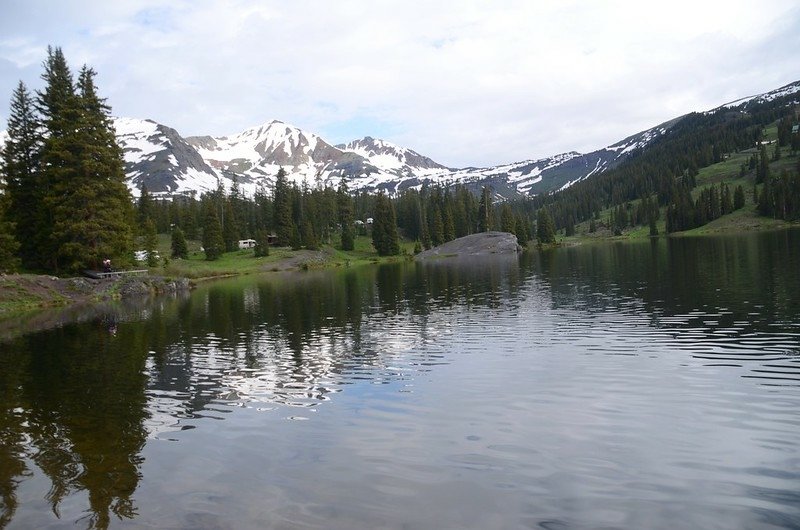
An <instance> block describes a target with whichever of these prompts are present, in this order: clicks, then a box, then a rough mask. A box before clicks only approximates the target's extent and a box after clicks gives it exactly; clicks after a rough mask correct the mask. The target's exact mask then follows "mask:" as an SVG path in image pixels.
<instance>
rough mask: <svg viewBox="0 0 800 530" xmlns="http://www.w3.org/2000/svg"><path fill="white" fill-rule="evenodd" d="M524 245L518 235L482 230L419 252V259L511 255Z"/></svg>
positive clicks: (417, 257)
mask: <svg viewBox="0 0 800 530" xmlns="http://www.w3.org/2000/svg"><path fill="white" fill-rule="evenodd" d="M521 250H522V247H520V246H519V243H518V242H517V236H515V235H514V234H509V233H508V232H481V233H479V234H472V235H468V236H464V237H460V238H458V239H454V240H453V241H448V242H447V243H445V244H444V245H439V246H438V247H436V248H432V249H430V250H426V251H424V252H420V253H419V254H417V256H416V259H418V260H429V259H436V258H467V257H476V256H492V255H510V254H516V253H517V252H520V251H521Z"/></svg>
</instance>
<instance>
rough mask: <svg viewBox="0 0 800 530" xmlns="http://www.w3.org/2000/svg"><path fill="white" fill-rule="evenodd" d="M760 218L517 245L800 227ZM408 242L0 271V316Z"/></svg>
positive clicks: (334, 261) (347, 259)
mask: <svg viewBox="0 0 800 530" xmlns="http://www.w3.org/2000/svg"><path fill="white" fill-rule="evenodd" d="M764 221H765V222H763V223H758V224H756V225H749V226H747V227H746V228H745V227H742V226H733V225H731V224H727V225H724V226H709V225H712V223H709V225H706V226H703V227H699V228H696V229H694V230H690V231H686V232H677V233H673V234H664V233H661V234H659V235H657V236H649V235H648V234H642V233H641V232H643V230H632V231H631V232H629V233H627V234H623V235H621V236H614V235H611V234H610V232H609V234H608V235H604V234H600V235H594V236H588V235H586V234H579V235H577V236H571V237H569V238H561V239H560V240H559V241H558V242H556V243H554V244H550V245H544V246H540V245H537V244H536V242H535V240H534V241H530V242H528V243H527V244H526V245H523V246H522V249H523V251H534V250H537V251H541V250H548V249H556V248H560V247H572V246H580V245H584V244H607V243H619V242H637V241H647V240H653V239H655V240H658V239H661V238H671V237H676V238H684V237H709V236H711V237H714V236H720V235H738V234H744V233H757V232H769V231H774V230H787V229H792V228H800V222H797V221H795V222H787V221H776V220H773V219H765V220H764ZM411 248H413V243H408V242H406V243H405V244H404V245H403V248H402V249H401V254H399V255H396V256H378V255H377V254H375V253H374V252H365V251H363V250H361V251H358V250H357V251H350V252H344V251H341V250H338V249H336V248H334V247H332V246H327V245H326V246H324V247H323V248H322V249H320V250H314V251H310V250H299V251H291V250H288V249H285V248H276V249H275V251H274V253H273V254H272V255H271V256H269V257H267V258H266V259H265V258H253V257H252V254H251V253H249V252H244V251H239V252H233V253H228V254H227V255H226V260H223V261H222V262H216V261H214V262H209V261H205V260H200V259H198V258H197V257H196V256H195V257H193V258H190V259H188V260H174V261H171V262H169V264H167V265H166V266H164V267H156V268H151V269H149V271H148V274H147V275H146V276H134V277H129V278H114V279H101V280H96V279H91V278H84V277H70V278H59V277H56V276H51V275H41V274H25V273H21V274H2V275H0V320H4V319H8V318H11V317H15V316H20V315H24V314H26V313H31V312H36V311H38V310H43V309H54V308H55V309H58V308H66V307H73V306H91V305H95V304H101V303H106V302H112V301H120V300H135V299H141V298H144V297H148V296H156V295H161V294H168V293H181V292H188V291H190V290H191V289H193V288H194V287H195V286H196V285H197V284H200V283H206V282H209V281H213V280H219V279H225V278H235V277H240V276H249V275H256V274H270V273H275V272H291V271H295V272H299V271H309V270H326V269H336V268H339V267H353V266H361V265H376V264H381V263H397V262H401V261H414V260H415V256H414V254H413V253H411V252H410V249H411Z"/></svg>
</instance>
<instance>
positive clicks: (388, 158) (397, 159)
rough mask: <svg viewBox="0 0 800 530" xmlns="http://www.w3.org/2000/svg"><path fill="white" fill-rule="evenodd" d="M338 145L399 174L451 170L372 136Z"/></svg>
mask: <svg viewBox="0 0 800 530" xmlns="http://www.w3.org/2000/svg"><path fill="white" fill-rule="evenodd" d="M336 147H337V148H339V149H342V150H343V151H347V152H351V153H355V154H357V155H360V156H362V157H364V158H366V159H368V160H369V161H370V163H371V164H372V165H374V166H375V167H377V168H378V169H380V170H382V171H384V172H387V173H393V174H395V175H397V176H408V175H412V174H413V175H414V176H416V177H424V176H432V175H436V174H439V173H442V172H444V171H448V170H449V168H447V167H446V166H443V165H442V164H439V163H437V162H434V161H433V160H431V159H430V158H428V157H427V156H423V155H421V154H419V153H417V152H416V151H413V150H411V149H408V148H405V147H400V146H398V145H395V144H393V143H391V142H387V141H386V140H381V139H378V138H372V137H371V136H365V137H364V138H362V139H360V140H353V141H352V142H350V143H348V144H345V145H337V146H336Z"/></svg>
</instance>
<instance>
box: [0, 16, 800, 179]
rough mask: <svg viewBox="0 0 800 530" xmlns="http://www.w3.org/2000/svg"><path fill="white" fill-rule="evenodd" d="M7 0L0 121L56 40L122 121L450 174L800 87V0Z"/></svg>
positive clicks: (600, 140) (35, 80) (0, 43)
mask: <svg viewBox="0 0 800 530" xmlns="http://www.w3.org/2000/svg"><path fill="white" fill-rule="evenodd" d="M655 4H656V2H649V1H642V0H635V1H594V2H583V1H569V0H556V1H533V0H530V1H497V0H495V1H491V2H489V1H487V2H467V1H460V2H433V1H430V0H429V1H411V0H403V1H396V2H395V1H346V0H345V1H343V0H336V1H322V0H320V1H304V0H293V1H291V2H287V1H285V0H282V1H267V0H263V1H256V0H232V1H203V0H188V1H180V0H170V1H152V0H151V1H148V0H143V1H138V2H128V1H121V0H114V1H111V0H80V1H77V0H76V1H70V0H60V1H43V0H0V129H2V128H5V120H6V118H7V116H8V102H9V99H10V96H11V92H12V91H13V89H14V88H15V86H16V84H17V82H18V81H19V80H20V79H21V80H23V81H24V82H25V83H26V84H27V85H28V87H29V88H32V89H39V88H41V87H42V82H41V80H40V77H39V76H40V74H41V72H42V67H41V64H42V61H43V60H44V58H45V55H46V48H47V45H48V44H52V45H56V46H61V47H62V49H63V50H64V53H65V55H66V57H67V60H68V61H69V63H70V65H71V66H72V67H73V70H76V71H77V69H78V68H79V67H80V65H81V64H83V63H88V64H89V65H90V66H93V67H94V68H95V69H96V70H97V72H98V78H97V83H98V86H99V90H100V93H101V95H103V96H105V97H106V98H108V102H109V104H110V105H111V106H112V108H113V112H114V114H115V115H118V116H132V117H137V118H151V119H153V120H155V121H157V122H159V123H163V124H165V125H168V126H171V127H174V128H175V129H177V130H178V132H180V133H181V134H182V135H184V136H189V135H199V134H211V135H215V136H220V135H225V134H230V133H235V132H239V131H241V130H243V129H245V128H247V127H250V126H253V125H258V124H260V123H263V122H266V121H269V120H272V119H279V120H282V121H285V122H287V123H291V124H293V125H296V126H298V127H301V128H303V129H306V130H308V131H310V132H314V133H317V134H319V135H321V136H322V137H323V138H324V139H326V140H327V141H329V142H331V143H340V142H346V141H348V140H351V139H355V138H360V137H363V136H367V135H370V136H374V137H380V138H384V139H386V140H389V141H391V142H394V143H397V144H400V145H403V146H405V147H410V148H412V149H415V150H416V151H419V152H420V153H422V154H424V155H427V156H430V157H431V158H433V159H434V160H436V161H438V162H440V163H443V164H445V165H448V166H452V167H463V166H486V165H494V164H500V163H506V162H514V161H520V160H525V159H532V158H538V157H544V156H548V155H552V154H556V153H561V152H564V151H571V150H577V151H582V152H587V151H592V150H594V149H597V148H600V147H603V146H605V145H608V144H611V143H613V142H615V141H617V140H620V139H622V138H624V137H626V136H628V135H630V134H633V133H636V132H638V131H640V130H643V129H647V128H649V127H652V126H654V125H657V124H659V123H661V122H664V121H666V120H668V119H670V118H673V117H675V116H678V115H681V114H684V113H686V112H690V111H693V110H705V109H708V108H712V107H715V106H717V105H719V104H722V103H725V102H727V101H731V100H734V99H738V98H740V97H744V96H748V95H751V94H756V93H761V92H764V91H768V90H771V89H773V88H777V87H779V86H782V85H785V84H787V83H789V82H792V81H796V80H800V52H798V50H800V2H798V1H797V0H759V1H758V2H756V1H753V0H744V1H743V0H725V1H719V2H710V1H706V0H672V1H670V2H659V3H658V5H657V6H656V5H655Z"/></svg>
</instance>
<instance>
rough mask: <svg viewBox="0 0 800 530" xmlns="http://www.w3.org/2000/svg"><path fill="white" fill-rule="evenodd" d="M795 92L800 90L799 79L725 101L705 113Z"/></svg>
mask: <svg viewBox="0 0 800 530" xmlns="http://www.w3.org/2000/svg"><path fill="white" fill-rule="evenodd" d="M797 92H800V81H795V82H794V83H789V84H788V85H786V86H782V87H781V88H778V89H775V90H772V91H770V92H767V93H765V94H758V95H756V96H748V97H746V98H741V99H737V100H736V101H731V102H730V103H726V104H724V105H721V106H719V107H717V108H714V109H711V110H710V111H708V112H707V113H710V112H716V111H717V110H719V109H723V108H727V109H733V108H737V107H741V106H743V105H747V104H750V103H764V102H766V101H773V100H775V99H777V98H780V97H783V96H790V95H792V94H796V93H797Z"/></svg>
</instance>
